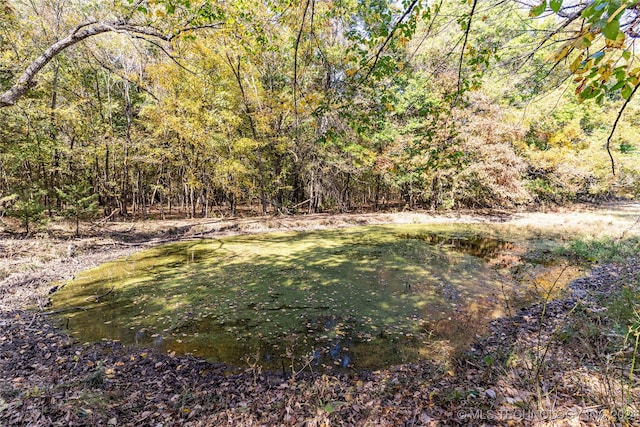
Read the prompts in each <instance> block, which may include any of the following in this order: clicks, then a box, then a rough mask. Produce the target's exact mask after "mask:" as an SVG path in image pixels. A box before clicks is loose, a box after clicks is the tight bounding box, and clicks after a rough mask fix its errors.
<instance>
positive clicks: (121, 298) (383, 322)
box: [54, 226, 518, 370]
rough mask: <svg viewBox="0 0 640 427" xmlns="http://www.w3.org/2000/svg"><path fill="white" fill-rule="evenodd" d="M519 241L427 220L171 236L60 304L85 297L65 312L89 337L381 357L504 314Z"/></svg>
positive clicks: (218, 350) (207, 351) (320, 365)
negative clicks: (437, 228)
mask: <svg viewBox="0 0 640 427" xmlns="http://www.w3.org/2000/svg"><path fill="white" fill-rule="evenodd" d="M513 250H514V244H513V243H509V242H506V241H502V240H498V239H491V238H487V237H483V236H481V235H479V234H451V233H434V232H429V231H428V230H426V231H425V227H424V226H421V227H419V226H411V227H410V226H405V227H403V228H401V232H398V231H396V229H395V228H393V227H386V228H385V227H377V228H376V227H367V228H362V229H361V230H350V231H349V232H345V231H333V232H316V233H297V234H280V235H264V236H256V237H236V238H228V239H225V240H216V241H201V242H189V243H185V244H173V245H169V246H165V247H158V248H155V249H153V250H150V251H145V252H142V253H140V254H138V255H136V256H134V257H133V258H132V259H129V260H126V261H119V262H116V263H112V264H109V265H105V266H103V267H101V268H100V269H97V270H95V271H93V272H88V273H87V275H86V276H83V277H80V278H79V279H78V280H77V281H76V282H74V283H72V284H71V285H68V286H65V287H64V288H63V289H62V290H61V291H60V292H59V293H58V294H56V295H55V296H54V308H55V309H66V308H73V307H83V308H86V310H82V311H78V310H76V311H75V312H73V311H69V312H67V313H66V314H65V315H64V317H63V319H62V321H63V323H64V322H65V321H66V319H68V318H70V322H69V327H70V329H71V330H72V332H73V333H74V334H75V335H76V336H77V337H78V338H79V339H80V340H82V341H98V340H100V339H102V338H111V339H116V340H120V341H122V342H124V343H128V344H135V345H138V346H148V347H156V348H158V349H160V350H162V351H170V352H176V353H178V354H184V353H192V354H194V355H197V356H200V357H206V358H208V359H210V360H212V361H216V362H225V363H228V364H230V365H236V366H252V365H254V364H256V363H257V364H259V365H262V366H264V367H265V368H268V369H282V368H284V367H286V369H294V370H299V369H304V368H309V369H314V370H329V369H345V368H356V369H375V368H382V367H386V366H388V365H390V364H397V363H406V362H410V361H413V360H416V359H417V358H429V357H435V356H434V355H435V354H439V353H441V352H442V347H443V346H444V347H447V348H451V347H455V346H458V345H464V344H465V343H466V342H468V341H469V340H470V339H472V338H473V336H474V335H475V334H477V333H479V332H481V329H482V328H483V326H484V325H486V324H487V323H488V322H489V321H490V320H491V319H492V318H495V317H498V316H500V315H503V314H504V313H505V311H504V309H505V302H504V296H505V295H506V294H507V293H508V292H513V291H514V289H516V288H517V287H518V283H516V282H515V281H513V280H512V279H511V278H510V277H508V276H506V275H505V274H502V273H500V272H499V271H497V269H496V268H494V267H495V265H493V264H491V262H492V261H495V259H498V257H500V256H502V257H503V258H504V254H505V253H509V252H511V251H513ZM487 261H490V262H487ZM494 264H495V263H494ZM112 287H113V288H115V290H114V292H113V293H112V294H111V295H109V298H108V299H105V300H104V301H102V302H101V303H100V304H93V305H90V306H87V303H86V300H87V297H89V296H91V295H96V294H97V295H100V294H102V293H104V289H110V288H112ZM434 343H442V346H441V348H435V345H434Z"/></svg>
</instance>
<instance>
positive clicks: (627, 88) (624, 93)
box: [620, 84, 633, 99]
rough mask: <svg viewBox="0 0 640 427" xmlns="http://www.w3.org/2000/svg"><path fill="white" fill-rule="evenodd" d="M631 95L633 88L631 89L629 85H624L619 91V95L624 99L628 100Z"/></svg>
mask: <svg viewBox="0 0 640 427" xmlns="http://www.w3.org/2000/svg"><path fill="white" fill-rule="evenodd" d="M632 93H633V88H632V87H631V85H630V84H626V85H624V87H623V88H622V90H621V91H620V94H621V95H622V97H623V98H624V99H629V98H630V97H631V94H632Z"/></svg>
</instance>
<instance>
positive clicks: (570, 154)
mask: <svg viewBox="0 0 640 427" xmlns="http://www.w3.org/2000/svg"><path fill="white" fill-rule="evenodd" d="M638 3H639V2H637V1H632V2H624V1H590V2H563V1H561V0H560V1H557V0H552V1H543V2H538V1H537V0H536V1H532V2H530V3H526V2H524V3H523V2H515V1H514V2H502V1H500V2H498V1H480V0H472V1H464V2H453V3H451V2H444V1H436V2H428V1H420V0H405V1H402V2H391V1H387V0H343V1H332V0H296V1H290V0H287V1H281V0H267V1H260V2H253V1H251V2H250V1H244V0H236V1H233V2H215V1H209V0H199V1H198V0H146V1H145V0H138V1H102V0H96V1H93V2H84V1H63V0H48V1H44V0H42V1H35V0H34V1H28V2H27V1H22V0H3V1H2V3H0V13H1V14H2V19H1V20H0V41H1V42H2V44H1V46H0V93H2V94H1V95H0V107H5V108H1V109H0V115H1V116H2V120H1V123H2V124H1V125H0V172H1V173H0V190H1V191H2V194H1V197H0V199H1V200H4V202H2V204H3V206H4V205H6V208H0V209H5V210H7V212H9V210H10V209H11V206H13V205H14V204H16V203H18V202H20V201H21V200H22V199H25V198H28V200H29V203H36V202H37V203H39V204H40V205H41V206H42V212H46V213H48V215H49V216H55V215H58V214H60V215H64V212H70V211H73V208H72V207H67V206H68V205H72V202H70V201H69V200H68V198H66V197H63V194H65V193H64V192H61V191H60V189H63V188H72V186H74V187H73V188H82V189H83V195H82V197H85V198H86V197H89V198H90V197H93V196H92V195H94V196H95V197H97V201H98V203H99V206H100V207H101V209H102V210H103V211H104V213H105V214H106V215H110V214H111V213H113V212H115V211H116V210H117V211H118V213H119V214H121V215H127V214H131V213H135V214H139V215H144V216H146V215H148V214H149V213H151V212H159V214H160V215H163V216H164V215H166V214H168V213H173V212H176V210H177V211H180V212H183V213H186V214H188V215H191V216H196V215H212V214H217V213H220V214H222V213H225V212H230V213H231V214H236V213H237V209H238V208H239V207H240V206H258V208H257V213H262V214H265V213H268V212H281V213H291V212H299V211H308V212H315V211H320V210H324V209H337V210H351V209H356V208H367V209H368V208H373V209H379V208H383V207H389V206H407V207H414V206H423V207H430V208H434V209H436V208H454V207H479V206H519V205H526V204H530V203H562V202H565V201H570V200H580V199H588V200H592V199H596V198H604V197H611V196H620V195H624V196H633V195H636V194H637V192H638V188H639V187H638V185H637V178H638V176H639V173H638V169H637V166H636V164H637V162H636V161H634V160H635V159H634V156H635V155H636V154H635V152H636V150H635V144H637V141H634V139H633V137H632V135H633V133H632V132H633V131H634V130H635V127H636V126H637V123H636V121H635V119H634V117H633V116H634V115H633V114H623V113H624V111H625V110H627V109H636V108H637V106H636V105H635V103H634V102H633V101H634V98H635V94H636V92H637V88H638V86H639V83H640V67H639V66H637V65H636V54H635V40H636V39H637V37H638V33H637V25H638V22H640V6H639V4H638ZM603 146H604V147H605V148H606V149H607V150H608V151H609V154H610V156H611V165H616V166H617V172H618V173H617V174H616V176H613V175H611V172H610V169H608V168H607V165H606V163H607V162H606V159H605V158H604V156H603V152H602V147H603ZM614 157H615V158H616V162H615V163H613V162H614ZM609 167H610V166H609ZM30 189H31V190H30ZM33 189H37V190H38V192H37V193H34V191H32V190H33ZM85 190H86V191H85ZM34 194H36V195H37V196H34ZM27 195H28V196H27ZM21 203H26V200H22V201H21ZM74 212H75V211H74ZM77 218H78V217H76V219H77Z"/></svg>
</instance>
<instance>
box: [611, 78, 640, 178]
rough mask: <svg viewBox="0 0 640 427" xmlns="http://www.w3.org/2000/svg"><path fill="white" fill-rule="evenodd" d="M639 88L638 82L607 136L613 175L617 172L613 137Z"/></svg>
mask: <svg viewBox="0 0 640 427" xmlns="http://www.w3.org/2000/svg"><path fill="white" fill-rule="evenodd" d="M638 88H640V84H637V85H636V87H635V88H633V92H631V95H629V98H627V100H626V101H625V102H624V104H623V105H622V108H620V111H618V116H617V117H616V121H615V122H613V127H612V128H611V133H610V134H609V137H608V138H607V143H606V144H605V148H606V149H607V154H609V159H610V160H611V173H612V174H613V175H615V174H616V164H615V162H614V160H613V155H612V154H611V138H613V134H614V132H615V131H616V128H617V127H618V122H619V121H620V118H621V117H622V113H624V110H625V109H626V108H627V105H629V102H631V100H632V99H633V96H634V95H635V94H636V92H637V91H638Z"/></svg>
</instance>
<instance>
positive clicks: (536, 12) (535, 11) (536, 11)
mask: <svg viewBox="0 0 640 427" xmlns="http://www.w3.org/2000/svg"><path fill="white" fill-rule="evenodd" d="M545 10H547V2H546V0H545V1H543V2H542V3H540V4H539V5H538V6H534V7H532V8H531V10H530V11H529V16H531V17H536V16H540V15H542V13H543V12H544V11H545Z"/></svg>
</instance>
